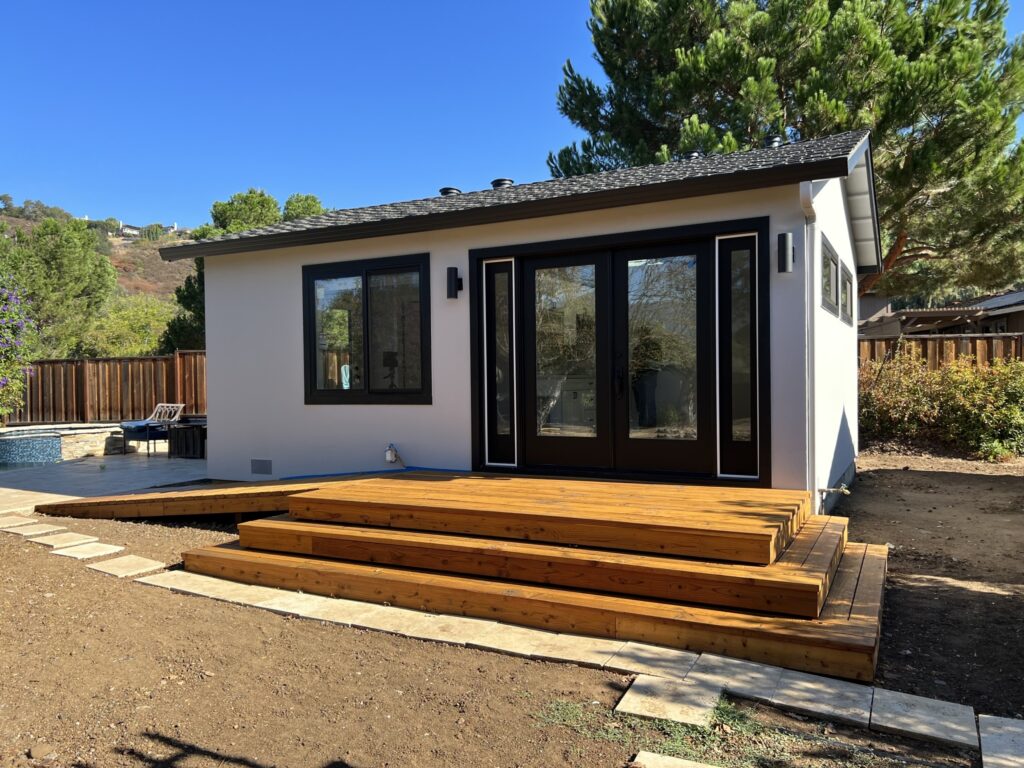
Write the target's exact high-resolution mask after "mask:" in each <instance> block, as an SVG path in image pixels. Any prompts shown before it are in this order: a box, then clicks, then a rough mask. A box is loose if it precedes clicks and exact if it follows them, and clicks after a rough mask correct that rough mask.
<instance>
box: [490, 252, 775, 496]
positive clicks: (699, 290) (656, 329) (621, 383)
mask: <svg viewBox="0 0 1024 768" xmlns="http://www.w3.org/2000/svg"><path fill="white" fill-rule="evenodd" d="M757 246H758V236H757V235H755V234H743V235H735V236H732V235H730V236H719V237H716V236H714V235H713V234H708V235H704V236H701V237H693V238H691V239H686V240H679V241H676V242H672V243H671V244H658V245H651V246H644V247H630V248H624V247H620V248H615V249H611V250H603V251H586V252H578V253H574V254H567V255H533V254H530V255H528V256H520V255H517V256H515V257H511V258H503V259H495V260H486V261H483V262H481V266H480V272H479V273H478V274H479V280H480V282H479V285H480V288H481V290H480V296H481V300H482V313H481V320H482V331H483V335H482V340H481V344H480V346H479V349H480V355H481V358H480V359H481V360H482V371H481V373H482V375H481V378H480V381H481V382H482V385H483V403H482V408H481V413H482V415H483V422H484V423H483V430H482V434H483V437H484V465H485V466H494V467H503V466H504V467H518V468H520V469H524V470H527V471H531V470H534V471H552V470H554V471H557V470H562V471H566V472H572V471H574V470H597V471H602V472H603V471H611V472H621V473H622V474H624V475H636V474H644V473H652V474H670V475H679V476H687V477H694V478H713V477H724V478H757V477H758V475H759V469H760V467H759V459H760V457H759V453H758V446H759V440H760V438H761V435H760V432H761V430H760V429H759V421H758V420H759V401H758V397H759V391H758V376H759V368H758V346H759V343H762V342H763V340H762V339H760V334H759V331H758V322H757V319H758V312H759V311H760V310H762V309H763V307H760V306H759V301H758V284H759V280H758V274H757V271H758V268H759V261H758V258H757ZM760 266H762V267H763V265H760ZM761 279H762V281H763V277H762V278H761Z"/></svg>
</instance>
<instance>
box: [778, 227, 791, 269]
mask: <svg viewBox="0 0 1024 768" xmlns="http://www.w3.org/2000/svg"><path fill="white" fill-rule="evenodd" d="M792 271H793V233H792V232H780V233H779V272H783V273H785V272H792Z"/></svg>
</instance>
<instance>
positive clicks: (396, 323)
mask: <svg viewBox="0 0 1024 768" xmlns="http://www.w3.org/2000/svg"><path fill="white" fill-rule="evenodd" d="M367 280H368V283H369V290H368V297H367V298H368V301H369V318H370V345H369V346H370V354H371V355H372V357H373V359H371V360H368V361H367V367H368V368H369V370H370V389H371V390H374V391H388V390H417V389H420V388H421V387H422V385H423V381H422V365H421V360H422V349H421V335H420V273H419V270H410V271H407V272H377V273H370V275H369V277H368V278H367Z"/></svg>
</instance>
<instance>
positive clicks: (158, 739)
mask: <svg viewBox="0 0 1024 768" xmlns="http://www.w3.org/2000/svg"><path fill="white" fill-rule="evenodd" d="M145 736H146V738H148V739H151V740H152V741H154V742H155V745H154V746H155V747H156V746H157V745H159V748H160V749H162V750H168V751H169V753H168V754H160V755H155V754H149V753H145V752H140V751H139V750H137V749H133V748H129V747H119V748H116V749H115V750H114V751H115V752H116V753H117V754H119V755H121V756H122V757H126V758H129V759H130V760H132V761H134V763H137V764H138V765H139V766H140V768H185V766H186V765H193V764H194V762H193V761H194V760H195V759H196V758H206V759H207V760H209V761H210V762H211V763H213V764H215V765H218V766H224V767H225V768H274V764H270V763H260V762H257V761H255V760H250V759H249V758H247V757H242V756H241V755H229V754H225V753H223V752H218V751H217V750H215V749H209V748H207V747H202V746H199V745H198V744H193V743H191V742H188V741H185V740H183V739H178V738H175V737H173V736H166V735H164V734H162V733H157V732H153V731H150V732H147V733H146V734H145ZM98 765H99V764H93V763H86V762H76V763H74V764H73V765H72V768H98ZM319 768H359V766H356V765H354V764H352V763H348V762H345V761H344V760H331V761H329V762H327V763H324V764H323V765H321V766H319Z"/></svg>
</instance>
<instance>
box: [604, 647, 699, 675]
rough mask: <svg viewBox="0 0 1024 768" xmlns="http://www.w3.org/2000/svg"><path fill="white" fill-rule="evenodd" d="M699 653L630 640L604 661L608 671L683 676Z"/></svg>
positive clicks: (628, 673)
mask: <svg viewBox="0 0 1024 768" xmlns="http://www.w3.org/2000/svg"><path fill="white" fill-rule="evenodd" d="M699 656H700V654H698V653H692V652H690V651H680V650H678V649H676V648H665V647H664V646H660V645H648V644H647V643H636V642H633V641H630V642H628V643H626V644H625V645H623V646H622V648H620V649H619V651H618V652H617V653H616V654H615V655H614V656H613V657H612V658H610V659H609V660H608V661H607V662H605V665H604V668H605V669H607V670H608V671H609V672H621V673H623V674H627V675H633V674H639V675H654V676H656V677H675V678H684V677H686V675H687V673H689V671H690V669H691V668H692V667H693V665H694V663H695V662H696V661H697V659H698V658H699Z"/></svg>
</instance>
